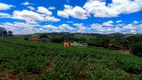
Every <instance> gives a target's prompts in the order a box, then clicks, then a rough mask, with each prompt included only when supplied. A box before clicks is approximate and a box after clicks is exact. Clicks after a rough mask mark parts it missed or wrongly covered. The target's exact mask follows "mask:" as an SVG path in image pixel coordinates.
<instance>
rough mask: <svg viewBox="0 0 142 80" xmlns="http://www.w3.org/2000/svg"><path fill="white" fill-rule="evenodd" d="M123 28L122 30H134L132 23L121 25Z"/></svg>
mask: <svg viewBox="0 0 142 80" xmlns="http://www.w3.org/2000/svg"><path fill="white" fill-rule="evenodd" d="M123 29H124V30H134V29H135V27H134V25H132V24H128V25H125V26H124V27H123Z"/></svg>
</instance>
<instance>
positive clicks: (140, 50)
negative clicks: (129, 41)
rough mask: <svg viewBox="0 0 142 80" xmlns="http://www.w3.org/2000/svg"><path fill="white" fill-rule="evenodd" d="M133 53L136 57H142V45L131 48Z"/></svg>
mask: <svg viewBox="0 0 142 80" xmlns="http://www.w3.org/2000/svg"><path fill="white" fill-rule="evenodd" d="M131 53H132V54H134V55H136V56H139V57H142V43H136V44H134V45H133V46H132V48H131Z"/></svg>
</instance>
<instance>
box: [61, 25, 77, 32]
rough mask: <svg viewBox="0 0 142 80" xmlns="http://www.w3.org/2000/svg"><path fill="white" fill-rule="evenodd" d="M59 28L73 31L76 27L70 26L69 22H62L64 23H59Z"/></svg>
mask: <svg viewBox="0 0 142 80" xmlns="http://www.w3.org/2000/svg"><path fill="white" fill-rule="evenodd" d="M59 29H60V30H61V31H62V30H63V31H72V30H74V29H75V28H73V27H70V26H69V25H68V24H62V25H59Z"/></svg>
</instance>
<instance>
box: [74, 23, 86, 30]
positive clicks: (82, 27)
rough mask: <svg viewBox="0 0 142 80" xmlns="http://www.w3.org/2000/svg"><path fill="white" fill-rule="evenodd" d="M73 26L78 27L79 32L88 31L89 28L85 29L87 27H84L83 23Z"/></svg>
mask: <svg viewBox="0 0 142 80" xmlns="http://www.w3.org/2000/svg"><path fill="white" fill-rule="evenodd" d="M73 25H74V26H76V27H77V28H78V30H81V31H85V30H87V27H85V26H84V25H83V23H75V24H73Z"/></svg>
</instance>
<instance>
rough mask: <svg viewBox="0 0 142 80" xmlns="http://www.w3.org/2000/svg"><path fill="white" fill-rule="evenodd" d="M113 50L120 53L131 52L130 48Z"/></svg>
mask: <svg viewBox="0 0 142 80" xmlns="http://www.w3.org/2000/svg"><path fill="white" fill-rule="evenodd" d="M113 51H116V52H119V53H122V54H131V53H130V50H113Z"/></svg>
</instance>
